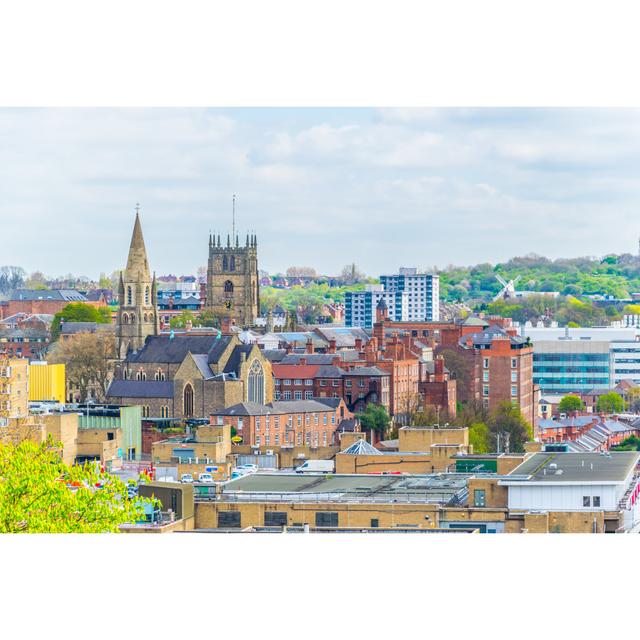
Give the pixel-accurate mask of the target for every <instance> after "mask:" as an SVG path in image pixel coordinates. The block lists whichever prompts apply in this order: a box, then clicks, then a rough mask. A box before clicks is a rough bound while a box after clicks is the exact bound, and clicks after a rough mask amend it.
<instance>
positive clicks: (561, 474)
mask: <svg viewBox="0 0 640 640" xmlns="http://www.w3.org/2000/svg"><path fill="white" fill-rule="evenodd" d="M638 460H640V453H639V452H637V451H612V452H611V453H609V454H605V455H603V454H601V453H563V452H540V453H535V454H534V455H532V456H531V457H530V458H528V459H527V460H525V462H523V463H522V464H521V465H519V466H517V467H516V468H515V469H514V470H513V471H512V472H511V474H509V475H508V476H505V477H504V478H503V479H502V480H501V481H500V484H509V483H511V482H514V483H515V482H518V483H521V482H548V483H552V482H563V483H567V482H600V483H602V482H606V483H609V482H611V483H618V482H622V481H624V480H625V478H627V477H628V476H629V474H631V473H632V471H633V469H634V468H635V467H636V466H637V464H638ZM512 476H514V477H512Z"/></svg>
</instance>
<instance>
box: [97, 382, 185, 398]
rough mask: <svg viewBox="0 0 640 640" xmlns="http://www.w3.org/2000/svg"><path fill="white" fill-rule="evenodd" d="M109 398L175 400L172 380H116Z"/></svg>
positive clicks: (111, 386)
mask: <svg viewBox="0 0 640 640" xmlns="http://www.w3.org/2000/svg"><path fill="white" fill-rule="evenodd" d="M107 396H109V397H111V398H173V382H172V381H171V380H114V381H113V382H112V383H111V385H110V386H109V389H108V390H107Z"/></svg>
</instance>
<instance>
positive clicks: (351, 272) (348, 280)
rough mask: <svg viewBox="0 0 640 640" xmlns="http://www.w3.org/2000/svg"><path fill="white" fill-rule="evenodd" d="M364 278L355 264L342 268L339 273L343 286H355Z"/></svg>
mask: <svg viewBox="0 0 640 640" xmlns="http://www.w3.org/2000/svg"><path fill="white" fill-rule="evenodd" d="M365 278H366V276H365V274H364V273H363V272H362V271H360V270H359V269H358V267H357V265H356V263H355V262H354V263H352V264H348V265H346V266H344V267H343V268H342V271H341V272H340V279H341V280H342V282H344V284H355V283H356V282H361V281H362V280H364V279H365Z"/></svg>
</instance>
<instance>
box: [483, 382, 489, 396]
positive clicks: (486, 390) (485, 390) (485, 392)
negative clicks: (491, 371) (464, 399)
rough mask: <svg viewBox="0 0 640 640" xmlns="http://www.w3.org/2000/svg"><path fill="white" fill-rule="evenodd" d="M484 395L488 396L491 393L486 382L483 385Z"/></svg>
mask: <svg viewBox="0 0 640 640" xmlns="http://www.w3.org/2000/svg"><path fill="white" fill-rule="evenodd" d="M482 395H483V396H488V395H489V385H488V384H485V385H483V386H482Z"/></svg>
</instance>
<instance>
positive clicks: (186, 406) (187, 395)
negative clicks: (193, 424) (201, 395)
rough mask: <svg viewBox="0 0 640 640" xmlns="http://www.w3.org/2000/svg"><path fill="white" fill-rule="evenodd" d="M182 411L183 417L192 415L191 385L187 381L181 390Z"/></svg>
mask: <svg viewBox="0 0 640 640" xmlns="http://www.w3.org/2000/svg"><path fill="white" fill-rule="evenodd" d="M182 411H183V413H184V417H185V418H191V417H192V416H193V387H192V386H191V385H190V384H188V383H187V384H186V385H185V387H184V391H183V392H182Z"/></svg>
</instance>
